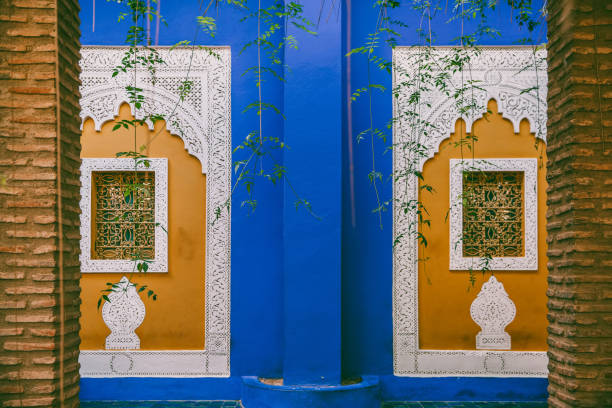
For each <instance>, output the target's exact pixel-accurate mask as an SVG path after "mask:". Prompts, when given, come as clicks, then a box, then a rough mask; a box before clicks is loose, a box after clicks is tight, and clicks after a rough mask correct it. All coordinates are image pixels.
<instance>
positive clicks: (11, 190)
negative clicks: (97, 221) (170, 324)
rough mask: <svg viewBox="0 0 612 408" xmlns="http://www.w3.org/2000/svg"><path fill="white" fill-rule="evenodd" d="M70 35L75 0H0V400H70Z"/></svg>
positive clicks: (74, 42) (74, 371) (73, 181)
mask: <svg viewBox="0 0 612 408" xmlns="http://www.w3.org/2000/svg"><path fill="white" fill-rule="evenodd" d="M58 16H59V18H58ZM79 36H80V32H79V19H78V2H77V1H76V0H4V1H0V178H1V179H0V406H3V407H21V406H24V407H26V406H27V407H35V406H40V407H51V406H66V407H72V406H77V405H78V397H77V394H78V362H77V359H78V344H79V338H78V316H79V282H78V279H79V263H78V251H79V249H78V248H79V245H78V243H79V230H78V211H79V207H78V200H79V179H78V176H79V152H80V143H79V137H80V131H79V122H80V119H79V110H80V109H79V91H78V85H79V81H78V74H79V70H78V59H79ZM58 180H59V181H60V182H58Z"/></svg>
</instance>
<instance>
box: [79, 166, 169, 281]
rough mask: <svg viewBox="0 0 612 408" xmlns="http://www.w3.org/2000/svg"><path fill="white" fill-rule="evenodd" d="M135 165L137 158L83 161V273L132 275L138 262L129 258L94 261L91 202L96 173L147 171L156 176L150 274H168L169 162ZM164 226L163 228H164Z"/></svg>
mask: <svg viewBox="0 0 612 408" xmlns="http://www.w3.org/2000/svg"><path fill="white" fill-rule="evenodd" d="M146 160H147V162H149V167H146V166H145V164H144V163H139V164H138V165H137V166H135V162H134V159H125V158H124V159H117V158H108V159H107V158H104V159H89V158H84V159H82V164H81V272H82V273H132V272H138V271H137V270H136V263H135V262H134V261H133V260H129V259H92V258H91V248H92V247H91V246H92V245H93V240H94V238H95V237H94V236H93V235H92V228H91V227H92V223H94V222H95V215H94V214H92V213H91V211H92V205H91V203H92V199H93V195H94V194H95V191H96V189H95V187H94V185H93V177H92V173H93V172H108V171H121V172H125V171H146V172H152V173H155V224H156V227H155V259H153V260H151V262H150V263H149V268H148V270H147V273H149V272H161V273H164V272H166V273H167V272H168V234H167V233H166V232H165V231H164V230H163V228H165V229H166V230H168V159H166V158H149V159H146ZM161 227H163V228H161Z"/></svg>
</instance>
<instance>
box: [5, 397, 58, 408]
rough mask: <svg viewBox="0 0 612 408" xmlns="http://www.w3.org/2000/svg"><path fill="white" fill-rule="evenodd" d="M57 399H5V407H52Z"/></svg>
mask: <svg viewBox="0 0 612 408" xmlns="http://www.w3.org/2000/svg"><path fill="white" fill-rule="evenodd" d="M55 401H56V398H55V397H40V398H20V399H12V400H8V401H5V402H4V403H3V404H2V406H4V407H50V406H52V405H53V404H54V403H55Z"/></svg>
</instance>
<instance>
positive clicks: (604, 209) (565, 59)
mask: <svg viewBox="0 0 612 408" xmlns="http://www.w3.org/2000/svg"><path fill="white" fill-rule="evenodd" d="M548 4H549V17H548V24H549V26H548V36H549V47H548V67H549V68H548V75H549V94H548V108H549V109H548V158H549V167H548V170H547V171H548V177H549V184H550V187H549V190H548V205H549V213H548V245H549V249H548V258H549V265H548V268H549V278H548V282H549V289H548V296H549V301H548V308H549V314H548V319H549V322H550V324H549V328H548V332H549V337H548V344H549V352H548V356H549V358H550V363H549V370H550V375H549V388H548V389H549V393H550V397H549V405H550V406H552V407H604V406H612V2H610V1H609V0H594V1H591V0H584V1H582V0H574V1H571V0H556V1H550V2H548Z"/></svg>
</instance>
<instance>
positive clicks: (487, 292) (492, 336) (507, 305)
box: [470, 275, 516, 350]
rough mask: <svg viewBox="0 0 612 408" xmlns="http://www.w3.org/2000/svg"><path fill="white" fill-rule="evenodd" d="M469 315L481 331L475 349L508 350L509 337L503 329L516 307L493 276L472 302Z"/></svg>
mask: <svg viewBox="0 0 612 408" xmlns="http://www.w3.org/2000/svg"><path fill="white" fill-rule="evenodd" d="M470 315H471V316H472V320H474V321H475V322H476V324H477V325H479V326H480V328H481V329H482V330H480V332H479V333H478V334H477V335H476V348H477V349H479V350H510V348H511V343H510V335H509V334H508V333H506V331H505V330H504V329H505V328H506V326H507V325H509V324H510V323H511V322H512V320H514V316H515V315H516V306H514V302H512V300H510V297H509V296H508V293H506V290H505V289H504V285H503V284H502V283H501V282H500V281H498V280H497V278H496V277H495V276H493V275H491V277H490V278H489V280H488V281H487V282H485V283H484V284H483V285H482V288H481V289H480V292H479V293H478V296H477V297H476V299H475V300H474V302H472V306H471V307H470Z"/></svg>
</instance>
